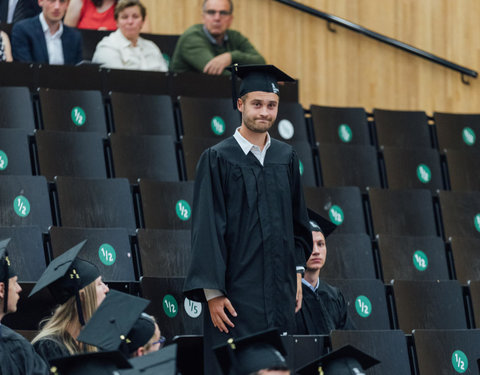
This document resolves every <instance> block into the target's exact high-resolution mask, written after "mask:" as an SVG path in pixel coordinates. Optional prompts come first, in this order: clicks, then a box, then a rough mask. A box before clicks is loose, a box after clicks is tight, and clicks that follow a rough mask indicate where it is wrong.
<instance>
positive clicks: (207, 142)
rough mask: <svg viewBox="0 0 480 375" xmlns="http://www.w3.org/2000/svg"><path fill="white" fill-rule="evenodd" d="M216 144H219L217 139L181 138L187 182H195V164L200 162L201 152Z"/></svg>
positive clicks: (187, 136)
mask: <svg viewBox="0 0 480 375" xmlns="http://www.w3.org/2000/svg"><path fill="white" fill-rule="evenodd" d="M218 142H220V140H219V139H216V138H212V137H196V136H189V135H185V136H184V137H183V139H182V147H183V155H184V158H185V169H186V172H187V179H188V180H190V181H193V180H195V174H196V173H195V172H196V168H197V163H198V161H199V160H200V156H201V155H202V153H203V151H205V150H206V149H207V148H209V147H212V146H214V145H216V144H217V143H218Z"/></svg>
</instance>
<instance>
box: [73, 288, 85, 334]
mask: <svg viewBox="0 0 480 375" xmlns="http://www.w3.org/2000/svg"><path fill="white" fill-rule="evenodd" d="M75 302H76V303H77V312H78V320H79V321H80V325H81V326H82V327H83V326H84V325H85V318H84V317H83V308H82V302H81V301H80V294H79V293H78V292H76V293H75Z"/></svg>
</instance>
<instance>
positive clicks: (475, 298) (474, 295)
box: [468, 280, 480, 328]
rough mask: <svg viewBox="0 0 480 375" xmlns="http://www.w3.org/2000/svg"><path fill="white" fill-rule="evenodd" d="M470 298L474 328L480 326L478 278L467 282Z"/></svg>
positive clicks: (479, 283)
mask: <svg viewBox="0 0 480 375" xmlns="http://www.w3.org/2000/svg"><path fill="white" fill-rule="evenodd" d="M468 286H469V290H470V298H471V301H472V313H473V319H474V323H475V328H479V327H480V280H472V281H470V282H469V283H468Z"/></svg>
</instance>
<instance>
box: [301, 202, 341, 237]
mask: <svg viewBox="0 0 480 375" xmlns="http://www.w3.org/2000/svg"><path fill="white" fill-rule="evenodd" d="M307 211H308V217H309V219H310V228H311V229H312V232H322V234H323V236H324V237H325V238H327V237H328V236H329V235H330V234H332V232H333V231H334V230H335V229H336V228H337V226H336V225H335V224H333V223H332V222H331V221H330V220H327V219H325V218H324V217H323V216H322V215H319V214H318V213H317V212H315V211H313V210H311V209H310V208H308V209H307Z"/></svg>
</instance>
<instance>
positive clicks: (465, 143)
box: [433, 112, 480, 150]
mask: <svg viewBox="0 0 480 375" xmlns="http://www.w3.org/2000/svg"><path fill="white" fill-rule="evenodd" d="M433 119H434V121H435V127H436V130H437V138H438V148H439V149H440V150H444V149H446V148H448V149H459V150H460V149H463V150H472V149H476V150H479V149H480V139H479V137H480V114H457V113H442V112H435V113H434V114H433Z"/></svg>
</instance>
